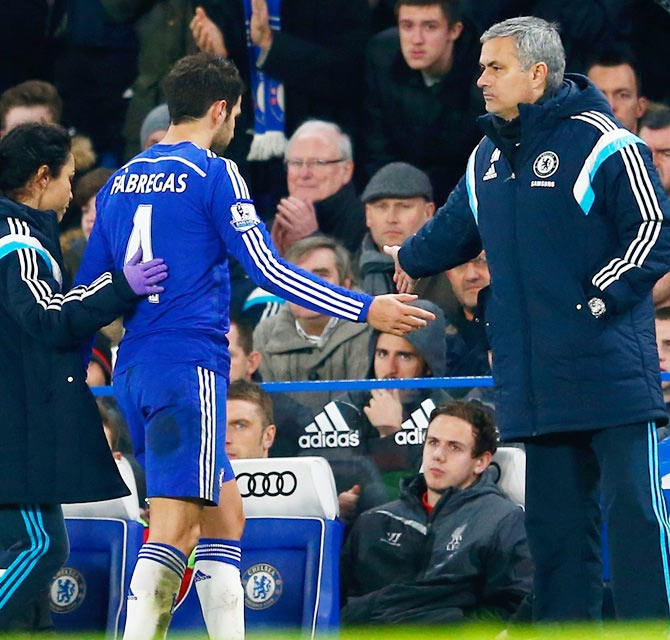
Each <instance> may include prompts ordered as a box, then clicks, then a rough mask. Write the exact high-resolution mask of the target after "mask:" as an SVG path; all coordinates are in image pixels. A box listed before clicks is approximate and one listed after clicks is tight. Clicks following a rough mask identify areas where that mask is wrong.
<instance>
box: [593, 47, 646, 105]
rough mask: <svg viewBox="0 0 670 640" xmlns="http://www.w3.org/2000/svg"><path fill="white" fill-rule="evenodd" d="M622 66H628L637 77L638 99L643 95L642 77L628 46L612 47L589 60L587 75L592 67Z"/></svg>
mask: <svg viewBox="0 0 670 640" xmlns="http://www.w3.org/2000/svg"><path fill="white" fill-rule="evenodd" d="M622 64H627V65H628V66H629V67H630V68H631V69H632V70H633V75H634V76H635V88H636V89H637V97H638V98H639V97H640V96H641V95H643V93H642V76H641V75H640V69H639V66H638V62H637V58H636V57H635V54H634V53H633V51H632V50H631V49H629V48H628V47H626V46H617V47H610V48H608V49H601V50H600V51H598V52H597V53H595V54H594V55H593V56H592V57H591V58H589V60H588V62H587V64H586V73H587V74H588V72H589V71H590V70H591V68H592V67H619V66H621V65H622Z"/></svg>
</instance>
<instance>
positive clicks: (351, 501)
mask: <svg viewBox="0 0 670 640" xmlns="http://www.w3.org/2000/svg"><path fill="white" fill-rule="evenodd" d="M360 495H361V485H359V484H355V485H354V486H353V487H351V489H349V490H348V491H343V492H342V493H340V495H339V496H337V501H338V502H339V504H340V518H342V520H352V519H353V517H354V516H355V515H356V505H357V504H358V497H359V496H360Z"/></svg>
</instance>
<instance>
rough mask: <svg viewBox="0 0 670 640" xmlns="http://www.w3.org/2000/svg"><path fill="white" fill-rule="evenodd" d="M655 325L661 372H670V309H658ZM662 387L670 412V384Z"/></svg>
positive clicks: (664, 384) (663, 383) (662, 384)
mask: <svg viewBox="0 0 670 640" xmlns="http://www.w3.org/2000/svg"><path fill="white" fill-rule="evenodd" d="M655 325H656V346H657V347H658V360H659V364H660V367H661V372H668V371H670V307H661V308H660V309H656V315H655ZM661 386H662V387H663V401H664V402H665V406H666V408H667V409H668V411H670V382H662V383H661ZM666 431H667V429H666Z"/></svg>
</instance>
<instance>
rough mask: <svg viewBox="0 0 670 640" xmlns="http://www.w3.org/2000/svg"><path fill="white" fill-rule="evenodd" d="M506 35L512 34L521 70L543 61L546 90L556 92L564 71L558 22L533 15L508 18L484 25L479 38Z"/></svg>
mask: <svg viewBox="0 0 670 640" xmlns="http://www.w3.org/2000/svg"><path fill="white" fill-rule="evenodd" d="M508 36H511V37H512V38H514V44H515V45H516V55H517V58H519V63H520V65H521V69H522V71H528V69H530V68H531V67H532V66H533V65H534V64H536V63H538V62H544V63H545V64H546V65H547V70H548V71H547V89H546V92H547V93H553V92H555V91H556V90H557V89H558V88H559V87H560V86H561V83H562V82H563V72H564V71H565V50H564V49H563V43H562V42H561V36H559V35H558V28H557V25H556V24H555V23H552V22H547V21H546V20H542V18H534V17H532V16H524V17H521V18H510V19H509V20H504V21H503V22H499V23H498V24H494V25H493V26H492V27H491V28H490V29H487V30H486V31H485V32H484V34H483V35H482V37H481V38H480V41H481V42H482V43H484V42H487V41H489V40H491V39H493V38H506V37H508Z"/></svg>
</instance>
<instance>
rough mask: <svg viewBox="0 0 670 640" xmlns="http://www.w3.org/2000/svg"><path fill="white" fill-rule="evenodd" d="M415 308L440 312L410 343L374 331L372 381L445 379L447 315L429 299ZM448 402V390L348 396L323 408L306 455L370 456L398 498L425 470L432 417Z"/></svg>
mask: <svg viewBox="0 0 670 640" xmlns="http://www.w3.org/2000/svg"><path fill="white" fill-rule="evenodd" d="M413 304H414V305H416V306H417V307H421V308H423V309H427V310H429V311H431V312H432V313H434V314H435V320H434V321H433V322H432V323H430V324H429V325H428V326H426V327H423V328H421V329H418V330H416V331H413V332H412V333H409V334H407V336H406V337H405V338H401V337H399V336H395V335H392V334H390V333H379V332H377V331H374V332H373V333H372V335H371V336H370V340H369V344H368V357H369V368H368V373H367V376H366V377H367V378H380V379H383V380H402V379H406V378H429V377H439V376H443V375H444V366H445V351H446V347H445V341H444V331H445V321H444V315H443V314H442V312H441V311H440V310H439V309H438V308H437V307H436V306H435V305H434V304H433V303H432V302H429V301H428V300H418V301H416V302H414V303H413ZM448 400H451V396H450V395H449V394H448V393H447V392H446V391H445V390H444V389H415V388H412V389H374V390H372V391H348V392H346V393H344V394H342V395H340V396H339V397H338V398H337V400H336V401H335V402H333V403H329V404H328V405H326V406H325V407H324V408H323V411H322V412H321V413H320V414H318V415H317V416H316V418H315V420H314V422H313V423H311V424H310V425H308V426H307V427H306V428H305V430H304V433H303V434H302V435H301V436H300V438H299V440H298V444H299V445H300V448H301V449H302V450H303V452H304V453H305V454H308V455H320V456H324V457H326V458H327V459H328V460H329V461H332V460H333V459H345V460H346V459H349V458H352V457H356V456H366V457H368V458H369V459H370V460H372V461H373V462H374V463H375V465H376V466H377V468H378V469H379V470H380V471H381V472H382V474H383V478H384V483H385V484H386V487H387V489H388V491H389V493H390V494H391V495H397V491H398V480H399V478H400V477H402V476H404V475H405V473H406V472H407V471H408V470H411V471H415V470H416V469H418V467H419V462H420V457H421V444H422V443H423V438H424V435H425V427H426V425H427V424H428V416H429V415H430V412H431V411H432V410H433V408H434V407H435V406H437V405H438V404H441V403H444V402H446V401H448ZM328 425H332V427H329V426H328ZM351 484H354V483H353V482H352V483H351Z"/></svg>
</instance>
